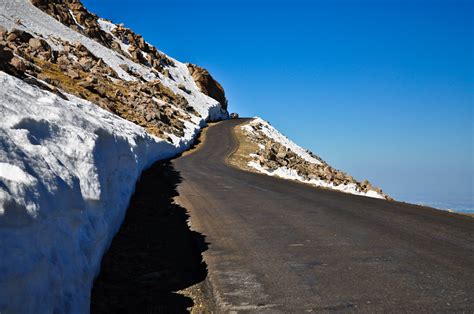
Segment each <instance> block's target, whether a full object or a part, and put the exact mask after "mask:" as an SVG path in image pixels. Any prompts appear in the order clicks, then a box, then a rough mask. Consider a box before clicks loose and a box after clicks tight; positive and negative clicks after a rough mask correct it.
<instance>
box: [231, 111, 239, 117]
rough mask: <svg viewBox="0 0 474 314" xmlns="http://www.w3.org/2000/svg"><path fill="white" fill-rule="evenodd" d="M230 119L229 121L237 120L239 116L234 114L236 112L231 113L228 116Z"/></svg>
mask: <svg viewBox="0 0 474 314" xmlns="http://www.w3.org/2000/svg"><path fill="white" fill-rule="evenodd" d="M230 118H231V119H238V118H239V114H238V113H236V112H232V113H231V114H230Z"/></svg>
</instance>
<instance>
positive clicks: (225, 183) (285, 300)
mask: <svg viewBox="0 0 474 314" xmlns="http://www.w3.org/2000/svg"><path fill="white" fill-rule="evenodd" d="M241 122H242V120H231V121H225V122H222V123H219V124H217V125H215V126H212V127H210V129H209V130H208V132H207V135H206V139H205V141H204V143H202V144H201V146H200V148H199V149H198V150H197V151H196V152H194V153H192V154H189V155H187V156H183V157H180V158H178V159H175V160H174V161H173V166H174V168H175V169H176V171H178V172H179V173H180V175H181V177H182V178H183V182H182V183H180V185H179V187H178V192H179V194H180V196H179V199H178V201H179V203H180V204H181V205H183V207H185V208H186V209H187V210H188V211H189V213H190V216H191V224H192V228H193V230H196V231H197V232H200V233H202V234H203V235H204V236H205V237H206V242H208V243H209V248H208V250H207V251H206V252H205V253H204V258H205V261H206V263H207V266H208V280H209V281H210V283H211V285H212V286H213V288H214V294H215V295H214V297H215V298H216V300H217V303H218V305H219V307H220V309H218V310H219V311H233V310H237V311H247V310H249V311H255V312H266V311H268V312H311V311H318V312H319V311H345V310H347V311H354V310H360V311H364V312H374V311H390V312H400V311H410V312H419V311H420V310H421V311H437V312H440V311H441V312H443V311H465V312H473V311H474V252H473V251H474V219H473V218H471V217H467V216H462V215H457V214H451V213H448V212H443V211H438V210H435V209H431V208H427V207H420V206H414V205H408V204H403V203H398V202H388V201H384V200H377V199H372V198H365V197H359V196H353V195H348V194H344V193H339V192H333V191H329V190H323V189H316V188H313V187H310V186H306V185H303V184H299V183H295V182H291V181H287V180H281V179H277V178H273V177H268V176H264V175H259V174H254V173H250V172H245V171H242V170H239V169H235V168H233V167H231V166H228V165H227V164H226V162H225V158H226V156H228V155H229V154H230V153H231V152H232V151H233V150H234V149H235V147H236V144H237V143H236V139H235V138H234V136H233V134H232V129H233V127H234V126H235V125H237V124H238V123H241Z"/></svg>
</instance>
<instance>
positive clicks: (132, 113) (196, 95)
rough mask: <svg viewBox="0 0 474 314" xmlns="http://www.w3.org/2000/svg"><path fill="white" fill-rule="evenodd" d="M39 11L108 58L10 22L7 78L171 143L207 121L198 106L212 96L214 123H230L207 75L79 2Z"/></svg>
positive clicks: (1, 53) (0, 45)
mask: <svg viewBox="0 0 474 314" xmlns="http://www.w3.org/2000/svg"><path fill="white" fill-rule="evenodd" d="M31 3H32V4H33V5H35V6H36V7H37V8H39V9H41V10H42V11H44V12H45V13H47V14H49V15H50V16H51V17H53V18H55V19H57V20H58V21H59V22H61V23H62V24H63V25H65V26H67V27H68V28H70V29H71V30H74V31H75V32H77V33H78V34H81V35H83V36H86V37H88V38H90V39H91V40H93V41H95V42H96V43H97V44H98V45H100V46H102V47H103V48H107V50H108V51H107V53H105V54H98V53H97V45H88V44H85V43H84V42H83V40H81V39H80V38H79V37H78V36H73V37H72V38H71V36H61V34H54V33H51V31H50V30H48V32H44V29H43V32H38V30H35V27H33V28H31V27H30V25H29V23H32V22H34V21H28V20H27V19H26V18H25V17H22V16H21V14H19V16H18V17H15V16H12V17H11V18H10V19H7V20H5V22H7V23H6V24H7V26H9V27H8V28H9V29H6V28H5V27H1V28H0V59H1V64H0V67H1V68H2V69H3V70H4V71H5V72H7V73H9V74H12V75H14V76H16V77H19V78H21V79H23V80H25V81H27V82H28V83H30V84H35V85H37V86H40V87H41V88H44V89H46V90H49V91H52V92H54V93H56V94H57V95H60V96H61V97H64V98H65V96H64V95H63V94H64V93H67V94H72V95H75V96H77V97H80V98H82V99H86V100H89V101H91V102H93V103H95V104H97V105H99V106H100V107H102V108H104V109H106V110H108V111H111V112H113V113H114V114H117V115H118V116H120V117H123V118H125V119H127V120H129V121H132V122H134V123H136V124H138V125H140V126H143V127H145V128H146V129H147V130H148V131H149V132H150V133H152V134H154V135H156V136H158V137H161V138H164V139H167V140H169V141H171V140H172V138H170V137H169V136H170V135H171V134H173V135H175V136H177V137H181V136H183V135H184V122H185V121H191V120H192V115H194V116H199V115H200V114H202V113H200V112H197V111H196V108H195V106H193V104H196V103H200V102H206V101H207V102H209V103H211V102H210V101H209V100H207V99H205V97H203V96H204V95H206V96H207V95H208V96H210V97H211V98H213V99H214V100H216V101H217V102H216V107H217V108H219V109H220V110H218V111H219V112H216V113H215V114H214V115H211V116H210V119H215V118H220V117H223V116H224V117H225V116H226V109H227V100H226V98H225V93H224V90H223V88H222V86H221V85H220V84H219V83H218V82H217V81H215V80H214V79H213V78H212V76H211V75H210V74H209V73H208V72H207V71H206V70H205V69H202V68H200V67H198V66H196V65H192V64H187V65H183V64H180V63H179V62H177V61H176V60H173V59H172V58H170V57H168V56H166V55H165V54H163V53H162V52H160V51H159V50H158V49H156V48H155V47H154V46H152V45H150V44H148V43H147V42H146V41H145V40H144V39H143V37H142V36H140V35H138V34H136V33H134V32H133V31H132V30H130V29H128V28H126V27H124V26H123V25H116V24H113V23H112V22H110V21H107V20H105V19H100V18H98V17H97V16H96V15H94V14H92V13H90V12H89V11H87V10H86V9H85V8H84V6H83V5H82V4H81V3H80V2H79V1H77V0H70V1H69V0H68V1H66V0H55V1H46V0H32V1H31ZM6 13H8V11H7V12H6ZM16 13H19V12H16ZM12 19H13V21H14V23H12ZM203 94H204V95H203Z"/></svg>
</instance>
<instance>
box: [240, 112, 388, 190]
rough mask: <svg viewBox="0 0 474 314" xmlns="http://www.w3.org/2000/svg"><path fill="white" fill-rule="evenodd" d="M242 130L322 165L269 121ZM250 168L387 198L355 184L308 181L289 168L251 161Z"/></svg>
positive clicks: (316, 184)
mask: <svg viewBox="0 0 474 314" xmlns="http://www.w3.org/2000/svg"><path fill="white" fill-rule="evenodd" d="M253 126H256V127H258V130H255V129H254V128H253ZM241 128H242V129H243V130H244V131H245V132H247V133H249V134H250V135H256V133H257V132H260V133H261V134H263V135H265V136H267V137H269V138H270V139H271V140H273V141H275V142H277V143H279V144H281V145H283V146H285V147H286V148H288V149H290V150H291V151H293V152H294V153H295V154H296V155H298V156H299V157H301V158H302V159H304V160H306V161H307V162H309V163H312V164H318V165H320V164H322V162H321V161H320V160H318V159H317V158H315V157H313V156H311V155H310V154H309V153H308V151H307V150H305V149H303V148H302V147H300V146H298V145H297V144H295V143H294V142H292V141H291V140H290V139H288V138H287V137H286V136H284V135H283V134H281V133H280V132H279V131H278V130H277V129H275V128H274V127H273V126H271V125H270V124H269V123H268V122H267V121H265V120H263V119H261V118H259V117H255V118H254V119H253V120H252V121H250V122H249V123H247V124H244V125H243V126H241ZM262 146H263V145H261V144H260V145H259V147H260V149H264V148H265V147H262ZM251 157H258V156H257V155H255V156H253V155H252V154H251ZM248 166H250V167H251V168H253V169H255V170H256V171H258V172H260V173H263V174H266V175H269V176H276V177H280V178H283V179H288V180H293V181H298V182H302V183H306V184H311V185H314V186H317V187H324V188H328V189H332V190H337V191H341V192H345V193H350V194H354V195H360V196H367V197H373V198H380V199H385V197H384V196H383V195H382V194H380V193H378V192H377V191H374V190H369V191H367V192H362V191H360V189H359V188H358V186H357V185H356V184H355V183H348V184H339V185H335V184H333V183H332V182H327V181H324V180H321V179H306V178H304V177H302V176H301V175H299V174H298V172H297V171H296V170H295V169H290V168H288V167H279V168H277V169H274V170H271V169H265V168H264V167H262V166H261V165H260V163H258V162H256V161H250V162H249V163H248Z"/></svg>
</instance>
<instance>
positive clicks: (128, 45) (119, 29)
mask: <svg viewBox="0 0 474 314" xmlns="http://www.w3.org/2000/svg"><path fill="white" fill-rule="evenodd" d="M31 2H32V4H33V5H35V6H36V7H38V8H39V9H41V10H42V11H44V12H46V13H48V14H49V15H51V16H52V17H54V18H56V19H57V20H58V21H60V22H61V23H63V24H64V25H66V26H68V27H70V28H72V29H74V30H76V31H77V32H80V33H82V34H84V35H85V36H88V37H89V38H92V39H94V40H96V41H97V42H99V43H101V44H102V45H104V46H106V47H108V48H110V49H113V50H114V51H116V52H118V53H120V54H122V55H123V56H125V57H127V58H129V59H130V60H132V61H134V62H137V63H140V64H142V65H144V66H147V67H150V68H153V69H155V70H157V71H158V72H160V73H163V74H164V73H165V68H166V67H167V66H171V65H173V61H172V60H171V59H169V58H168V57H167V56H165V55H164V54H162V53H161V52H159V51H158V49H156V48H155V47H154V46H152V45H149V44H148V43H147V42H146V41H145V40H144V39H143V37H142V36H141V35H139V34H136V33H135V32H133V31H132V30H131V29H129V28H126V27H124V26H123V25H121V24H120V25H114V27H112V28H111V30H110V32H106V31H104V30H103V29H102V28H101V26H100V23H99V17H98V16H97V15H95V14H93V13H90V12H89V11H88V10H87V9H86V8H85V7H84V6H83V5H82V3H81V2H80V1H79V0H53V1H50V0H31ZM102 21H103V22H104V23H110V24H112V23H111V22H110V21H107V20H102ZM168 74H169V72H168Z"/></svg>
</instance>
